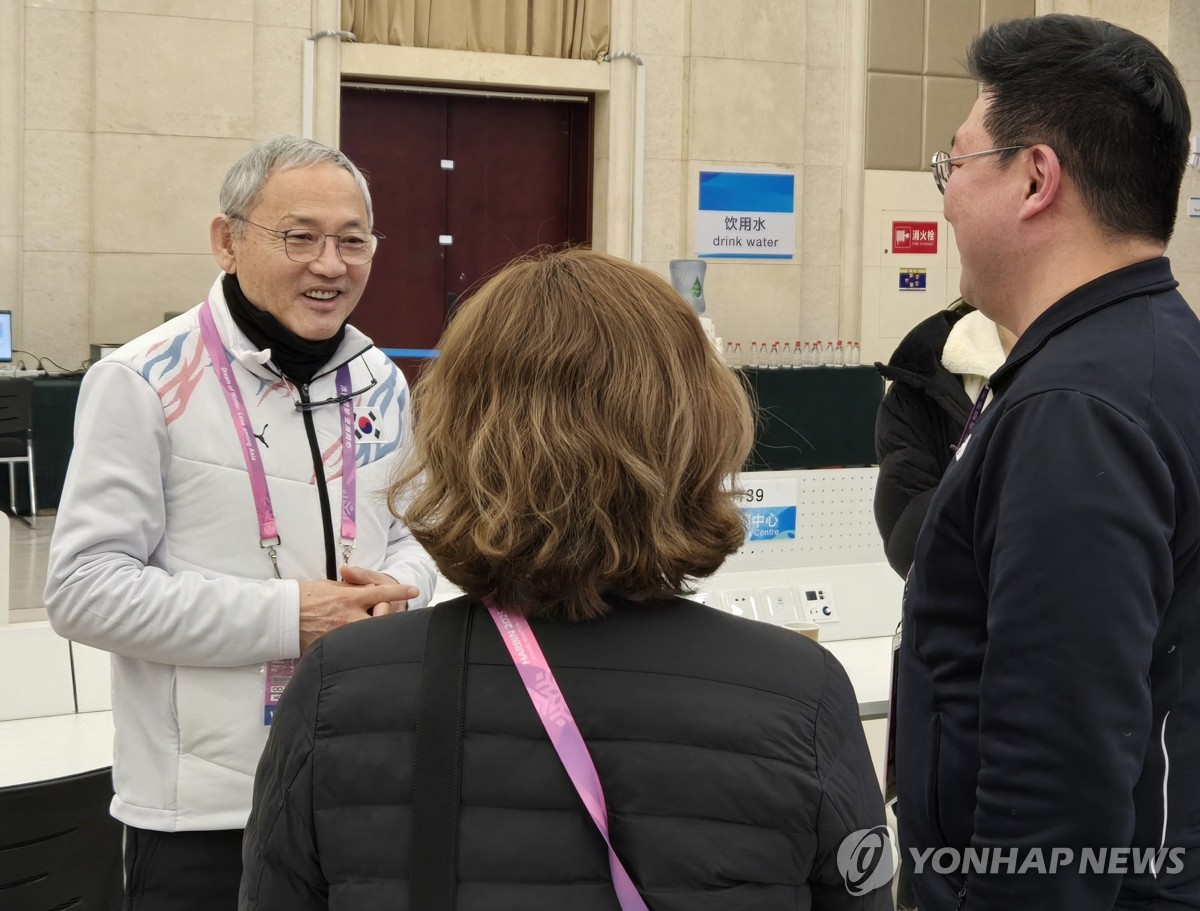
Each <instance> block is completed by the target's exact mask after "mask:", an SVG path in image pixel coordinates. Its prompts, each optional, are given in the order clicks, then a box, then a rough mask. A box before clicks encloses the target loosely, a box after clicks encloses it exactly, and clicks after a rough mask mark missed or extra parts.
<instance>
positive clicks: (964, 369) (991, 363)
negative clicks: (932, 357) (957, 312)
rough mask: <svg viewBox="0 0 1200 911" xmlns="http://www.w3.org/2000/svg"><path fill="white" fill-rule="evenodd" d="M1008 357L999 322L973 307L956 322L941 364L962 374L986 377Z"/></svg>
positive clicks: (943, 351)
mask: <svg viewBox="0 0 1200 911" xmlns="http://www.w3.org/2000/svg"><path fill="white" fill-rule="evenodd" d="M1004 361H1005V354H1004V348H1002V347H1001V345H1000V333H999V332H998V331H997V329H996V324H995V323H993V322H992V321H991V320H990V319H988V318H987V317H986V316H984V315H983V314H982V313H980V312H979V311H978V310H972V311H971V312H970V313H968V314H966V315H965V316H964V317H963V318H962V319H960V320H959V321H958V322H957V323H955V324H954V325H953V326H952V327H951V329H950V334H949V335H948V336H947V337H946V346H945V347H944V348H943V349H942V366H943V367H945V368H946V369H947V370H949V371H950V372H951V373H956V374H958V375H959V376H979V377H983V378H984V379H987V378H988V377H989V376H991V375H992V374H993V373H995V372H996V369H997V368H998V367H999V366H1000V365H1001V364H1003V363H1004Z"/></svg>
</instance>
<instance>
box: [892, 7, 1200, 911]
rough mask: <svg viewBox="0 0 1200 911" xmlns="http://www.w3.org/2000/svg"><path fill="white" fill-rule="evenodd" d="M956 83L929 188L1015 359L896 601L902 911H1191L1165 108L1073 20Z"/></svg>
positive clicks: (1192, 430) (1187, 593) (994, 386)
mask: <svg viewBox="0 0 1200 911" xmlns="http://www.w3.org/2000/svg"><path fill="white" fill-rule="evenodd" d="M967 65H968V69H969V70H970V72H971V73H972V74H973V75H974V76H975V77H976V78H977V79H978V80H979V82H980V83H981V87H982V92H981V94H980V96H979V99H978V101H977V102H976V104H975V107H974V109H973V110H972V111H971V114H970V116H969V117H968V118H967V120H966V122H965V123H963V124H962V126H961V127H960V128H959V130H958V132H957V133H956V134H955V137H954V142H953V145H952V147H951V151H950V153H949V154H946V153H941V152H939V153H938V154H937V155H936V156H935V157H934V159H933V162H932V167H933V176H934V180H935V181H936V183H937V186H938V188H939V189H940V190H941V191H942V192H943V193H944V196H945V199H944V209H945V214H946V218H947V220H948V221H949V222H950V223H951V225H952V226H953V227H954V235H955V241H956V243H957V245H958V249H959V253H960V256H961V260H962V277H961V292H962V295H963V297H965V298H966V299H967V300H969V301H970V302H971V303H972V304H974V305H975V306H976V307H978V308H979V309H980V310H981V311H982V312H983V313H984V314H986V315H987V316H988V317H990V318H991V319H993V320H994V321H995V322H996V323H998V324H999V325H1001V326H1003V327H1005V328H1007V329H1009V330H1010V331H1011V332H1012V333H1013V334H1015V335H1016V336H1017V337H1018V338H1017V342H1016V344H1015V346H1014V347H1013V348H1012V351H1011V353H1010V354H1009V356H1008V359H1007V360H1006V361H1005V363H1004V364H1003V365H1002V366H1001V367H1000V368H999V369H998V370H996V371H995V372H994V373H993V374H992V376H991V378H990V380H989V383H988V384H987V385H985V386H984V388H983V390H982V392H981V393H980V396H979V398H978V400H977V403H976V407H975V409H974V410H973V412H972V414H971V417H970V419H969V420H968V422H967V426H966V428H965V429H964V430H963V432H962V436H961V438H960V439H959V440H958V442H957V445H956V447H955V449H954V456H953V459H952V460H951V461H950V464H949V467H948V468H947V469H946V473H945V475H944V477H943V478H942V481H941V483H940V484H939V486H938V488H937V491H936V493H935V494H934V496H933V500H932V502H931V504H930V506H929V511H928V513H927V515H926V519H925V524H924V526H923V528H922V530H921V533H920V535H919V537H918V539H917V544H916V552H915V556H914V562H913V567H912V570H911V572H910V574H909V577H908V582H907V585H906V589H905V609H904V621H903V642H902V644H901V648H900V676H899V687H898V703H897V720H898V730H897V750H896V771H897V782H898V793H899V807H900V812H899V822H900V827H901V831H900V836H901V838H900V841H901V843H902V844H903V845H904V846H905V850H906V852H912V855H913V856H914V858H915V863H914V869H915V885H916V891H917V899H918V901H917V905H918V907H920V908H921V911H943V909H956V908H969V909H971V911H993V909H995V911H1001V909H1003V911H1011V909H1018V908H1019V909H1021V911H1040V909H1045V911H1068V909H1070V911H1076V909H1080V911H1082V909H1088V911H1101V909H1114V908H1122V909H1124V908H1138V909H1147V911H1148V909H1166V908H1200V850H1198V846H1200V777H1197V775H1196V774H1195V770H1196V769H1197V768H1200V724H1198V719H1200V670H1198V668H1200V664H1198V663H1197V655H1198V654H1200V624H1198V622H1197V611H1198V610H1200V406H1198V405H1197V402H1198V401H1200V399H1198V397H1197V393H1196V385H1197V380H1198V378H1200V321H1198V320H1197V318H1196V315H1195V314H1194V313H1193V312H1192V310H1191V308H1190V307H1189V306H1188V304H1187V302H1186V301H1185V300H1184V298H1183V297H1182V296H1181V295H1180V293H1179V291H1178V282H1176V280H1175V278H1174V277H1173V275H1172V273H1171V265H1170V263H1169V262H1168V260H1167V259H1166V258H1165V256H1164V253H1165V251H1166V247H1167V243H1168V241H1169V240H1170V238H1171V233H1172V230H1173V228H1174V224H1175V217H1176V212H1177V210H1178V205H1179V194H1180V186H1181V182H1182V179H1183V173H1184V168H1185V164H1186V162H1187V158H1188V134H1189V132H1190V130H1191V118H1190V114H1189V111H1188V105H1187V100H1186V98H1185V96H1184V90H1183V87H1182V85H1181V83H1180V81H1179V77H1178V75H1177V74H1176V72H1175V69H1174V68H1173V67H1172V65H1171V63H1170V62H1169V61H1168V60H1167V59H1166V57H1165V56H1163V54H1162V53H1161V52H1160V51H1159V50H1158V49H1157V48H1156V47H1155V46H1154V45H1153V44H1151V43H1150V42H1149V41H1147V40H1146V39H1145V38H1142V37H1140V36H1138V35H1135V34H1133V33H1132V32H1129V31H1127V30H1125V29H1123V28H1119V27H1117V26H1114V25H1111V24H1109V23H1106V22H1102V21H1100V20H1096V19H1088V18H1083V17H1077V16H1065V15H1050V16H1043V17H1036V18H1032V19H1023V20H1017V21H1014V22H1006V23H1002V24H998V25H994V26H992V27H990V28H989V29H987V30H986V31H985V32H984V33H983V34H982V35H980V36H979V37H978V38H976V39H975V41H974V43H973V44H972V46H971V48H970V50H969V51H968V54H967ZM1189 243H1194V241H1189ZM989 394H991V395H992V396H993V398H992V401H991V404H990V405H988V407H987V410H986V411H984V410H982V407H983V404H984V402H985V401H986V400H987V396H988V395H989Z"/></svg>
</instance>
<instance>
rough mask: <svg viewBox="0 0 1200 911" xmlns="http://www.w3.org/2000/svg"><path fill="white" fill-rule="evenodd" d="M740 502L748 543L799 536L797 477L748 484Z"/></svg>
mask: <svg viewBox="0 0 1200 911" xmlns="http://www.w3.org/2000/svg"><path fill="white" fill-rule="evenodd" d="M739 499H740V500H741V510H742V517H743V519H744V520H745V522H746V541H747V542H750V541H773V540H775V539H776V538H794V537H796V480H795V478H785V479H775V478H772V479H769V480H761V481H747V482H744V485H743V487H742V493H741V496H740V497H739Z"/></svg>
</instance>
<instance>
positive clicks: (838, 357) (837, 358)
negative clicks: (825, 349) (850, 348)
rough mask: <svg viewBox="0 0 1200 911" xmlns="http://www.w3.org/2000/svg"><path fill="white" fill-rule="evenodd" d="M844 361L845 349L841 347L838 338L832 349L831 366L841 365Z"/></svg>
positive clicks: (840, 341)
mask: <svg viewBox="0 0 1200 911" xmlns="http://www.w3.org/2000/svg"><path fill="white" fill-rule="evenodd" d="M845 363H846V350H845V349H844V348H843V347H842V340H841V339H840V338H839V339H838V343H837V347H836V348H834V349H833V366H835V367H841V366H843V365H844V364H845Z"/></svg>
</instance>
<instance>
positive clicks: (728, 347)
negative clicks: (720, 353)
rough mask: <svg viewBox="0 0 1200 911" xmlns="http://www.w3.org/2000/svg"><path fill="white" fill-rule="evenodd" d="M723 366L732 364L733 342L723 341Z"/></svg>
mask: <svg viewBox="0 0 1200 911" xmlns="http://www.w3.org/2000/svg"><path fill="white" fill-rule="evenodd" d="M725 366H726V367H732V366H733V342H726V343H725Z"/></svg>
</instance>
